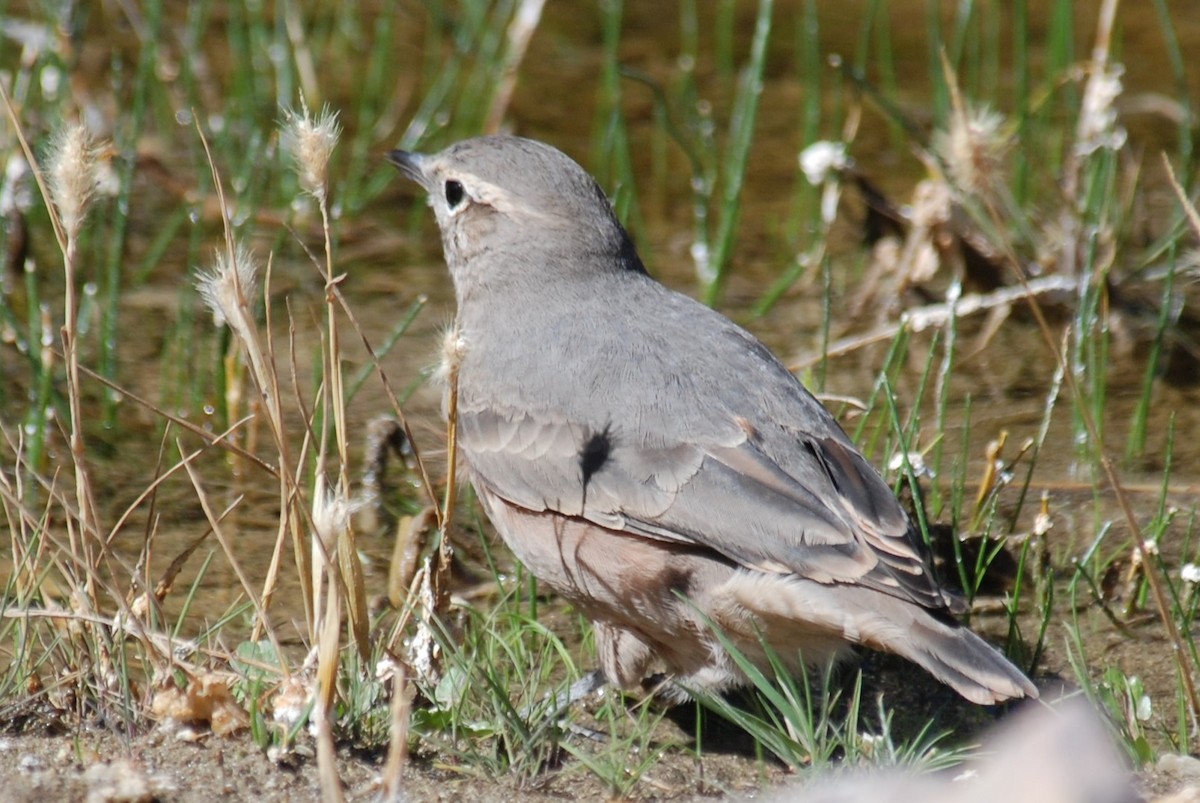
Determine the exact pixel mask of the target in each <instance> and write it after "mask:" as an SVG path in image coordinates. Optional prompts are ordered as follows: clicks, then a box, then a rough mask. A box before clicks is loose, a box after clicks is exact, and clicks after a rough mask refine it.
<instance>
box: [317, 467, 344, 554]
mask: <svg viewBox="0 0 1200 803" xmlns="http://www.w3.org/2000/svg"><path fill="white" fill-rule="evenodd" d="M350 512H351V511H350V501H349V500H348V499H347V498H346V494H345V492H344V491H341V490H339V489H336V488H329V487H327V486H326V484H325V481H324V479H322V478H321V477H319V476H318V479H317V487H316V491H315V492H314V493H313V498H312V523H313V529H314V530H316V533H317V537H318V538H320V539H321V543H322V544H324V545H325V549H326V551H327V552H333V550H334V549H335V548H336V546H337V542H338V540H339V539H340V538H342V536H344V535H345V534H346V533H348V532H349V531H350Z"/></svg>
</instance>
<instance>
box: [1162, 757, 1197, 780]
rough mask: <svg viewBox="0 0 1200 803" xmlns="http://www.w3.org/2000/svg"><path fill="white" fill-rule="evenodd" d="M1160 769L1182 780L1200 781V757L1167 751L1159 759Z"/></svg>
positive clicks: (1165, 773)
mask: <svg viewBox="0 0 1200 803" xmlns="http://www.w3.org/2000/svg"><path fill="white" fill-rule="evenodd" d="M1157 768H1158V771H1159V772H1161V773H1163V774H1164V775H1170V776H1171V777H1172V778H1179V779H1181V780H1189V781H1190V780H1197V781H1200V758H1196V757H1195V756H1186V755H1181V754H1179V753H1167V754H1165V755H1163V756H1162V757H1160V758H1159V759H1158V764H1157Z"/></svg>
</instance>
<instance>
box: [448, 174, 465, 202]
mask: <svg viewBox="0 0 1200 803" xmlns="http://www.w3.org/2000/svg"><path fill="white" fill-rule="evenodd" d="M464 197H466V193H465V192H463V185H462V184H460V183H459V182H457V181H455V180H454V179H450V180H449V181H447V182H446V203H447V204H449V206H450V208H451V209H456V208H458V205H459V204H461V203H462V201H463V198H464Z"/></svg>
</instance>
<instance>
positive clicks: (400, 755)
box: [381, 664, 412, 803]
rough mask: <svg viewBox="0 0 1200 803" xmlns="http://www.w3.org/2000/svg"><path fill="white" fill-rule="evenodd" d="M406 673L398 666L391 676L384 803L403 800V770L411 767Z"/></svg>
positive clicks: (409, 713) (409, 707) (384, 771)
mask: <svg viewBox="0 0 1200 803" xmlns="http://www.w3.org/2000/svg"><path fill="white" fill-rule="evenodd" d="M406 674H407V673H406V672H405V670H404V665H403V664H397V665H396V668H395V671H394V672H393V673H392V702H391V720H390V724H389V725H388V732H389V741H388V753H387V761H386V762H385V763H384V765H383V793H382V795H381V799H382V800H383V801H384V803H392V801H399V800H400V799H401V795H400V793H401V791H402V789H403V783H404V767H405V765H406V764H407V763H408V735H409V726H410V719H411V715H412V703H411V701H410V700H409V695H408V689H407V679H406Z"/></svg>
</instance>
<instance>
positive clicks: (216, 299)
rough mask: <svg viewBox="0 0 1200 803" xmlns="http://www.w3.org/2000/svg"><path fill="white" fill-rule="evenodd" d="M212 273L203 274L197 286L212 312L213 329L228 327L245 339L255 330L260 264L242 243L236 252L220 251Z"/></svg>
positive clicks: (216, 255) (216, 256)
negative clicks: (253, 307) (254, 302)
mask: <svg viewBox="0 0 1200 803" xmlns="http://www.w3.org/2000/svg"><path fill="white" fill-rule="evenodd" d="M214 262H215V264H214V265H213V268H212V270H210V271H202V272H201V273H200V276H199V279H198V281H197V283H196V286H197V289H198V290H199V291H200V297H201V298H203V299H204V303H205V304H207V305H208V308H209V309H210V310H211V311H212V316H213V325H215V326H225V325H228V326H229V327H230V328H232V329H233V330H234V332H235V333H236V334H238V335H239V336H241V337H243V338H245V337H246V336H247V335H248V334H249V329H250V327H252V325H253V323H252V321H253V315H251V312H250V304H251V301H252V299H253V298H254V295H255V291H256V289H257V284H258V261H257V260H256V259H255V257H254V253H253V252H252V251H250V249H248V248H246V247H245V246H244V245H242V244H241V243H238V244H237V246H236V247H235V248H234V249H233V255H232V260H231V258H230V254H229V252H228V251H226V250H222V249H217V251H216V254H215V260H214Z"/></svg>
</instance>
